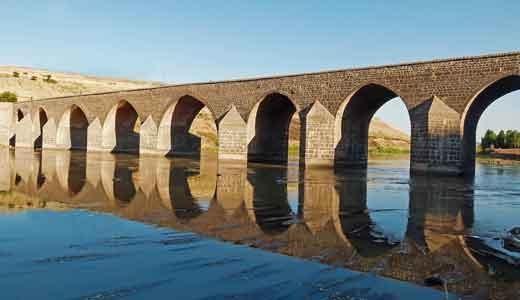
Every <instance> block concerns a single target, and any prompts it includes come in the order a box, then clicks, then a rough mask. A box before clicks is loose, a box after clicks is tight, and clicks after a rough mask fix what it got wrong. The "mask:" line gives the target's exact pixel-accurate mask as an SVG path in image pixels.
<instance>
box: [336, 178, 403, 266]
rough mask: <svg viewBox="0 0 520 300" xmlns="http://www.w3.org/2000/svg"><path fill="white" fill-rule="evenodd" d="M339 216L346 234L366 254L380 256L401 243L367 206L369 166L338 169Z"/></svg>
mask: <svg viewBox="0 0 520 300" xmlns="http://www.w3.org/2000/svg"><path fill="white" fill-rule="evenodd" d="M337 178H338V182H337V185H336V189H337V191H338V195H339V206H340V209H339V214H340V216H339V220H340V224H341V229H342V231H343V234H344V236H345V237H346V239H347V240H348V241H349V242H350V244H351V245H352V246H353V247H354V248H355V249H356V251H357V252H358V253H359V254H360V255H361V256H363V257H377V256H381V255H384V254H385V253H388V252H389V251H391V250H392V249H394V248H395V247H397V246H398V245H399V243H400V242H401V241H397V240H395V239H394V238H391V237H390V236H387V234H385V232H384V228H382V227H380V226H378V224H376V223H375V222H374V220H373V218H372V217H371V215H370V214H371V213H370V211H369V209H368V206H367V183H368V180H367V171H366V169H353V170H341V171H338V173H337Z"/></svg>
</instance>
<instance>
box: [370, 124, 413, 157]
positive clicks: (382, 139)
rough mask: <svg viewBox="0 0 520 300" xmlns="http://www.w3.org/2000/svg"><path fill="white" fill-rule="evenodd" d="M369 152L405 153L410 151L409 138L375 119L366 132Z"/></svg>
mask: <svg viewBox="0 0 520 300" xmlns="http://www.w3.org/2000/svg"><path fill="white" fill-rule="evenodd" d="M368 148H369V151H370V152H373V153H374V152H380V153H405V152H409V151H410V136H409V135H408V134H406V133H405V132H403V131H401V130H400V129H398V128H395V127H393V126H391V125H389V124H388V123H385V122H384V121H383V120H381V119H379V118H377V117H375V118H374V119H372V122H370V128H369V132H368Z"/></svg>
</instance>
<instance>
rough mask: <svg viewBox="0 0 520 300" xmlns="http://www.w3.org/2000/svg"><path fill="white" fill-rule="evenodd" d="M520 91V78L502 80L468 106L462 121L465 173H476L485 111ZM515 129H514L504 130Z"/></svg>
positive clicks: (475, 97)
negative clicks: (493, 104)
mask: <svg viewBox="0 0 520 300" xmlns="http://www.w3.org/2000/svg"><path fill="white" fill-rule="evenodd" d="M518 90H520V76H518V75H511V76H507V77H504V78H501V79H499V80H497V81H495V82H493V83H491V84H490V85H488V86H487V87H485V88H484V89H482V90H480V91H479V92H478V93H477V95H476V96H474V97H473V98H472V100H471V101H470V102H469V104H468V105H467V106H466V109H465V110H464V112H463V114H462V120H461V136H462V160H463V168H464V172H465V173H468V174H472V173H473V172H474V171H475V158H476V146H477V126H478V124H479V121H480V119H481V117H482V115H483V114H484V112H485V110H486V109H487V108H488V107H489V106H490V105H491V104H492V103H494V102H495V101H497V100H499V99H502V98H503V97H504V96H505V95H507V94H510V93H512V92H515V91H518ZM506 129H513V128H504V130H506Z"/></svg>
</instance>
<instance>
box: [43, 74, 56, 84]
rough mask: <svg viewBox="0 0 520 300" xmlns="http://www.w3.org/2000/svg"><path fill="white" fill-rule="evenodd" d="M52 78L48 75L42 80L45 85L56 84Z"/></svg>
mask: <svg viewBox="0 0 520 300" xmlns="http://www.w3.org/2000/svg"><path fill="white" fill-rule="evenodd" d="M51 77H52V76H51V75H50V74H47V75H45V78H44V79H43V81H44V82H47V83H58V81H56V80H54V79H52V78H51Z"/></svg>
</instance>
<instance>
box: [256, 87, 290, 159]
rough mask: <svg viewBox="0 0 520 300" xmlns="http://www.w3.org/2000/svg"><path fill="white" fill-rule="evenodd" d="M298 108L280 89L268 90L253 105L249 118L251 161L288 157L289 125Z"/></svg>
mask: <svg viewBox="0 0 520 300" xmlns="http://www.w3.org/2000/svg"><path fill="white" fill-rule="evenodd" d="M297 111H298V108H297V106H296V105H295V104H294V102H293V101H292V100H291V99H290V98H289V97H287V96H285V95H283V94H280V93H271V94H268V95H267V96H265V97H264V98H263V99H262V100H261V101H260V102H258V103H257V104H256V105H255V106H254V107H253V109H252V110H251V113H250V114H249V117H248V122H247V141H248V150H247V151H248V160H249V161H269V162H286V161H287V159H288V153H289V135H290V131H289V129H290V126H291V120H292V119H293V116H294V113H295V112H297ZM294 123H295V122H293V124H294ZM298 140H299V137H298Z"/></svg>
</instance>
